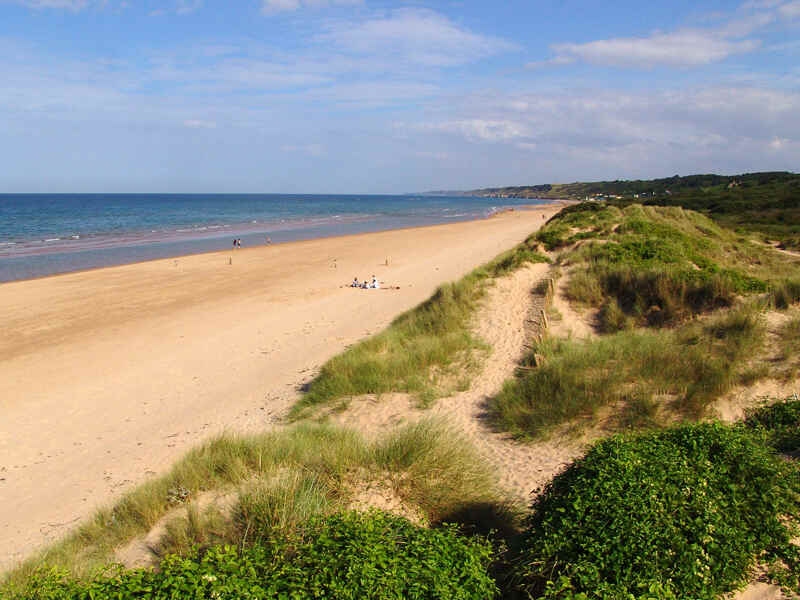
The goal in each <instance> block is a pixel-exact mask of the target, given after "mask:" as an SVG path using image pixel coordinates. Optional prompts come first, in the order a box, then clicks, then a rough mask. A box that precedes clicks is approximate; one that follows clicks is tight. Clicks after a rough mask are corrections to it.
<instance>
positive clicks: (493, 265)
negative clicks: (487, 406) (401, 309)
mask: <svg viewBox="0 0 800 600" xmlns="http://www.w3.org/2000/svg"><path fill="white" fill-rule="evenodd" d="M537 245H538V244H537V243H536V240H535V239H534V237H533V236H531V237H529V238H528V239H527V240H525V242H523V243H522V244H520V245H518V246H517V247H515V248H514V249H512V250H510V251H508V252H506V253H504V254H501V255H500V256H498V257H497V258H495V259H494V260H493V261H491V262H490V263H488V264H486V265H484V266H482V267H480V268H478V269H476V270H474V271H473V272H472V273H470V274H469V275H467V276H465V277H464V278H462V279H461V280H460V281H458V282H457V283H448V284H445V285H443V286H441V287H440V288H439V289H438V290H436V292H435V293H434V295H433V296H431V298H429V299H428V300H426V301H425V302H423V303H422V304H420V305H419V306H417V307H416V308H414V309H412V310H410V311H408V312H406V313H404V314H402V315H400V316H399V317H397V318H396V319H395V320H394V321H393V322H392V324H391V325H390V326H389V327H388V328H387V329H386V330H384V331H383V332H381V333H379V334H378V335H375V336H372V337H370V338H369V339H367V340H364V341H363V342H360V343H358V344H356V345H355V346H353V347H351V348H349V349H348V350H346V351H345V352H343V353H342V354H339V355H338V356H335V357H334V358H332V359H331V360H330V361H328V362H327V363H326V364H325V365H323V367H322V369H321V371H320V374H319V375H318V376H317V377H316V378H315V379H314V381H312V382H311V384H310V385H309V388H308V390H307V392H306V393H305V394H304V396H303V398H302V399H301V400H300V402H299V403H298V404H297V405H296V406H295V407H294V410H293V416H294V418H297V417H299V416H301V415H303V414H305V409H307V408H309V407H311V406H314V405H317V404H321V403H325V402H331V401H334V400H336V399H341V398H348V397H351V396H358V395H362V394H383V393H388V392H407V393H410V394H414V395H415V396H417V398H418V399H419V400H420V401H421V402H422V403H423V404H425V403H427V402H429V401H431V400H432V399H434V398H436V397H437V396H439V395H441V394H442V393H444V392H445V391H446V390H447V383H448V382H453V381H456V384H457V385H460V386H462V387H463V386H464V385H465V383H464V379H465V378H466V376H467V373H466V371H468V370H469V366H470V360H471V359H474V358H475V353H476V352H480V351H481V350H483V349H484V347H483V344H482V342H481V341H480V340H479V339H477V338H476V336H475V335H474V334H473V333H472V332H471V331H470V320H471V318H472V315H473V313H474V311H475V309H476V307H477V303H478V301H479V300H480V298H481V297H482V296H483V293H484V292H485V289H486V285H487V284H488V282H490V281H491V280H492V279H493V278H496V277H500V276H502V275H505V274H506V273H509V272H511V271H513V270H515V269H517V268H519V267H520V266H521V265H523V264H526V263H536V262H549V259H548V258H547V257H546V256H544V255H542V254H540V253H539V252H537V251H536V249H535V248H536V246H537ZM456 365H457V367H458V368H457V369H456V368H455V366H456Z"/></svg>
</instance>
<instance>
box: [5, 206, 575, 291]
mask: <svg viewBox="0 0 800 600" xmlns="http://www.w3.org/2000/svg"><path fill="white" fill-rule="evenodd" d="M570 202H572V201H570V200H563V201H561V200H554V201H552V202H549V201H548V202H544V203H542V204H531V205H525V206H513V207H507V208H500V209H498V210H497V211H495V212H493V213H492V214H490V215H488V216H486V217H479V218H469V219H463V220H462V219H458V220H456V219H453V220H451V221H448V222H445V223H429V224H426V225H407V226H402V227H390V228H387V229H377V230H374V231H372V230H369V231H359V232H355V233H331V234H329V235H328V234H325V235H320V236H315V237H308V238H297V239H289V240H286V241H279V242H272V243H269V244H267V243H261V244H254V245H250V246H247V245H245V246H242V247H241V248H224V249H215V250H202V251H199V252H190V253H187V254H175V255H169V256H162V257H158V258H144V259H142V260H134V261H132V262H124V263H115V264H109V265H100V266H96V267H88V268H85V269H75V270H71V271H62V272H57V273H49V274H45V275H38V276H34V277H26V278H23V279H8V280H3V279H0V291H2V288H3V286H5V285H10V284H14V283H22V282H27V281H40V280H42V279H48V278H50V277H60V276H66V275H76V274H80V273H91V272H95V271H101V270H103V269H115V268H117V267H131V266H135V265H142V264H145V263H150V262H159V261H175V260H181V259H187V258H191V257H195V256H206V255H217V254H220V255H221V254H225V253H232V255H233V256H235V255H236V254H237V253H239V252H243V251H246V250H255V249H267V248H278V247H284V246H290V245H292V244H302V243H303V242H311V241H314V240H335V239H343V238H354V237H358V236H364V235H372V234H379V233H387V232H391V231H414V230H419V229H427V228H433V227H446V226H448V225H457V224H460V223H472V222H480V221H486V220H489V219H494V218H496V217H499V216H501V215H504V214H506V213H513V212H515V211H529V210H532V211H536V210H541V209H546V208H549V207H553V206H558V207H559V209H561V208H563V206H566V205H567V204H569V203H570ZM250 235H251V236H255V235H258V236H259V237H263V233H262V232H259V233H257V234H250ZM215 239H221V238H207V239H206V241H208V240H215ZM225 239H226V240H227V241H229V240H228V238H225ZM123 247H125V246H120V248H123ZM116 248H117V247H113V248H110V249H116ZM79 252H83V251H82V250H78V251H76V253H79ZM32 256H34V255H32ZM36 256H38V255H36ZM3 258H8V257H0V261H2V260H3ZM25 258H27V256H26V257H25Z"/></svg>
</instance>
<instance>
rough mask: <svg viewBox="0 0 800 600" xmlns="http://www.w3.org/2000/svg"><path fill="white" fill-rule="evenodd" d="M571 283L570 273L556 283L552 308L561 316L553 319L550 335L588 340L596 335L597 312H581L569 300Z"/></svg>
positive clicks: (588, 310)
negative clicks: (567, 292)
mask: <svg viewBox="0 0 800 600" xmlns="http://www.w3.org/2000/svg"><path fill="white" fill-rule="evenodd" d="M568 282H569V271H567V272H566V273H564V275H563V276H562V277H560V278H559V279H558V281H557V282H556V293H555V294H553V304H552V308H553V310H554V311H557V313H558V314H559V315H560V318H558V319H551V322H550V333H551V335H554V336H556V337H562V338H569V337H574V338H579V339H583V338H587V337H593V336H594V335H596V325H595V323H596V322H597V310H595V309H585V310H583V311H582V312H579V311H578V310H577V309H576V308H575V307H574V306H573V305H572V304H571V303H570V302H569V300H567V296H566V289H567V284H568Z"/></svg>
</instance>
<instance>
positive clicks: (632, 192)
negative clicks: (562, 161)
mask: <svg viewBox="0 0 800 600" xmlns="http://www.w3.org/2000/svg"><path fill="white" fill-rule="evenodd" d="M470 193H471V194H476V195H492V196H511V197H518V198H571V199H574V200H583V199H584V198H586V197H598V196H599V197H605V198H606V199H607V200H608V201H609V202H613V203H615V204H617V205H619V206H626V205H628V204H631V203H633V202H636V203H642V204H648V205H656V206H680V207H683V208H686V209H691V210H694V211H698V212H702V213H704V214H705V215H707V216H709V217H711V218H712V219H714V220H715V221H716V222H717V223H719V224H721V225H724V226H726V227H732V228H736V229H741V230H744V231H748V232H758V233H760V234H761V235H762V236H764V237H765V238H769V239H772V240H779V241H780V243H781V245H782V246H784V247H787V248H798V247H800V175H798V174H796V173H788V172H767V173H745V174H741V175H689V176H687V177H680V176H678V175H675V176H674V177H666V178H662V179H652V180H644V181H643V180H634V181H624V180H617V181H595V182H577V183H568V184H545V185H535V186H523V187H507V188H490V189H484V190H474V191H473V192H470Z"/></svg>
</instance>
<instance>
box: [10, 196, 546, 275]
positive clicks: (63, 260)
mask: <svg viewBox="0 0 800 600" xmlns="http://www.w3.org/2000/svg"><path fill="white" fill-rule="evenodd" d="M530 202H531V204H519V205H513V206H512V205H503V206H495V207H491V209H488V207H487V211H486V212H483V213H482V214H479V213H477V212H474V211H475V210H476V209H475V207H469V208H465V209H464V210H465V211H466V212H464V213H463V214H460V213H457V214H450V215H449V216H445V213H440V214H438V215H437V216H434V215H432V214H418V215H417V214H411V213H410V214H406V215H399V214H398V215H391V214H388V213H386V214H383V213H376V214H373V215H362V214H360V213H353V214H346V213H343V214H335V215H328V216H318V217H298V218H296V219H289V220H284V219H281V220H280V221H275V222H269V221H264V222H255V221H250V222H241V223H227V224H223V225H208V226H203V227H197V228H193V227H189V228H188V229H177V230H170V229H165V230H158V231H155V230H153V231H150V232H147V231H145V230H143V231H133V230H132V231H122V232H119V233H117V234H114V235H113V236H112V235H111V234H99V235H97V236H95V235H93V234H91V233H89V234H81V235H71V236H67V237H58V238H54V239H42V240H28V241H19V242H8V243H5V244H3V243H0V284H2V283H5V282H10V281H23V280H29V279H36V278H40V277H46V276H49V275H57V274H63V273H73V272H78V271H85V270H89V269H96V268H103V267H112V266H121V265H127V264H137V263H140V262H144V261H148V260H159V259H168V258H179V257H183V256H189V255H196V254H204V253H208V252H215V251H225V250H227V249H230V246H229V244H230V241H231V238H241V239H242V240H243V242H244V246H247V247H259V246H264V245H266V244H265V238H266V237H270V238H272V240H273V243H275V244H278V243H287V242H294V241H303V240H311V239H318V238H329V237H339V236H342V235H358V234H362V233H377V232H381V231H391V230H395V229H407V228H413V227H426V226H431V225H440V224H448V223H461V222H468V221H473V220H482V219H486V218H491V217H492V216H493V215H494V214H496V213H498V212H502V211H504V210H509V209H525V208H532V207H535V206H540V205H546V204H550V202H548V201H545V200H541V201H539V204H536V202H537V201H536V199H532V200H531V201H530ZM445 210H449V209H445ZM448 214H449V213H448ZM211 230H213V231H211ZM47 242H54V245H49V244H48V243H47Z"/></svg>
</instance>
